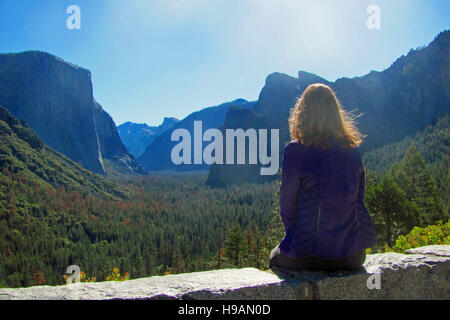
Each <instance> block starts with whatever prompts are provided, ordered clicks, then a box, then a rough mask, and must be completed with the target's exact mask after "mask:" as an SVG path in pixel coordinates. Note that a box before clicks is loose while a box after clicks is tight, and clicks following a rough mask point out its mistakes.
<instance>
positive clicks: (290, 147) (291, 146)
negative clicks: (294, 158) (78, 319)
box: [284, 140, 304, 153]
mask: <svg viewBox="0 0 450 320" xmlns="http://www.w3.org/2000/svg"><path fill="white" fill-rule="evenodd" d="M303 147H304V144H302V143H301V142H299V141H298V140H292V141H290V142H289V143H288V144H286V146H285V147H284V152H285V153H286V152H295V151H296V150H301V149H302V148H303Z"/></svg>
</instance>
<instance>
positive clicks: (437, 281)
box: [0, 245, 450, 300]
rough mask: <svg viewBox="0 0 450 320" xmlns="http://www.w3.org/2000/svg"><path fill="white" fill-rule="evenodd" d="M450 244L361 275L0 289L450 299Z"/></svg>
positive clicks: (233, 276) (373, 266) (214, 277)
mask: <svg viewBox="0 0 450 320" xmlns="http://www.w3.org/2000/svg"><path fill="white" fill-rule="evenodd" d="M449 275H450V246H448V245H447V246H427V247H421V248H416V249H411V250H408V251H407V254H399V253H383V254H373V255H368V256H367V259H366V262H365V264H364V270H363V271H361V272H357V273H349V272H339V273H322V272H301V273H297V272H287V271H285V270H281V269H274V270H271V271H269V272H267V271H260V270H257V269H254V268H246V269H223V270H214V271H205V272H195V273H188V274H179V275H167V276H160V277H150V278H142V279H136V280H130V281H124V282H98V283H76V284H71V285H66V286H57V287H50V286H40V287H31V288H20V289H0V300H17V299H21V300H23V299H26V300H48V299H51V300H62V299H66V300H67V299H77V300H78V299H82V300H84V299H87V300H107V299H186V300H192V299H195V300H197V299H198V300H214V299H218V300H221V299H230V300H248V299H249V300H296V299H316V300H328V299H334V300H336V299H338V300H340V299H364V300H366V299H437V300H449V299H450V284H449V283H450V282H449Z"/></svg>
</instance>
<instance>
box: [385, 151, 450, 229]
mask: <svg viewBox="0 0 450 320" xmlns="http://www.w3.org/2000/svg"><path fill="white" fill-rule="evenodd" d="M390 173H391V175H392V177H393V179H394V181H395V182H396V184H397V185H398V186H399V187H400V188H401V189H402V190H403V191H404V192H405V196H406V199H408V201H410V202H411V203H413V204H414V205H415V206H416V207H417V208H418V209H419V211H420V222H419V225H420V226H422V227H424V226H427V225H432V224H435V223H437V222H438V221H440V220H443V217H444V212H443V205H442V202H441V199H440V197H439V192H438V189H437V186H436V183H435V181H434V179H433V177H432V176H431V174H430V170H429V168H428V166H427V165H426V163H425V160H424V159H423V158H422V156H421V155H420V153H419V152H418V151H417V149H416V147H415V146H414V145H411V146H410V147H409V148H408V150H407V151H406V154H405V157H404V158H403V160H402V162H401V165H398V164H394V165H393V166H392V168H391V170H390Z"/></svg>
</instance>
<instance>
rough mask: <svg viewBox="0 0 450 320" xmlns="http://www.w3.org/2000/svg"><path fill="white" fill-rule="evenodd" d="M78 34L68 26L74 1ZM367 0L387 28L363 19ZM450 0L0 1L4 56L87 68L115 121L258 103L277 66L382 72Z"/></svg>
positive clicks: (427, 35)
mask: <svg viewBox="0 0 450 320" xmlns="http://www.w3.org/2000/svg"><path fill="white" fill-rule="evenodd" d="M72 4H75V5H78V6H79V7H80V9H81V30H69V29H67V27H66V20H67V18H68V17H69V15H68V14H67V13H66V9H67V7H68V6H69V5H72ZM369 5H378V6H379V7H380V9H381V29H380V30H369V29H368V28H367V27H366V21H367V18H368V14H367V12H366V9H367V7H368V6H369ZM449 12H450V1H448V0H427V1H426V0H395V1H392V0H339V1H336V0H314V1H312V0H311V1H305V0H127V1H125V0H70V1H66V0H1V1H0V52H21V51H25V50H43V51H47V52H50V53H52V54H54V55H56V56H58V57H61V58H62V59H64V60H67V61H69V62H71V63H74V64H77V65H79V66H82V67H84V68H86V69H89V70H90V71H91V72H92V80H93V84H94V96H95V98H96V100H97V101H98V102H99V103H100V104H101V105H102V106H103V108H104V109H105V110H106V111H107V112H108V113H109V114H110V115H111V116H112V117H113V119H114V120H115V122H116V124H117V125H119V124H121V123H123V122H125V121H133V122H138V123H142V122H146V123H148V124H150V125H157V124H160V123H161V122H162V119H163V117H164V116H173V117H177V118H180V119H181V118H183V117H185V116H186V115H188V114H189V113H191V112H193V111H197V110H199V109H200V108H203V107H207V106H212V105H217V104H220V103H222V102H226V101H230V100H234V99H236V98H244V99H247V100H256V99H257V98H258V95H259V92H260V90H261V88H262V87H263V86H264V81H265V78H266V76H267V75H268V74H270V73H272V72H275V71H277V72H283V73H286V74H289V75H292V76H296V74H297V72H298V71H299V70H305V71H309V72H313V73H316V74H318V75H320V76H322V77H324V78H326V79H328V80H331V81H334V80H336V79H337V78H340V77H344V76H345V77H354V76H361V75H364V74H366V73H368V72H370V71H371V70H383V69H386V68H387V67H389V66H390V65H391V63H392V62H393V61H394V60H395V59H396V58H398V57H400V56H401V55H402V54H406V53H407V52H408V51H409V49H411V48H416V47H418V46H421V45H425V44H428V43H429V42H431V41H432V40H433V39H434V37H435V36H436V35H437V34H438V33H439V32H440V31H442V30H444V29H449V27H450V16H449Z"/></svg>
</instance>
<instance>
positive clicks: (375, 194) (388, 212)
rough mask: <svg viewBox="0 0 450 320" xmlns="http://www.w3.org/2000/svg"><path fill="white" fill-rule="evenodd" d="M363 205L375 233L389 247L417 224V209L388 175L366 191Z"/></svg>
mask: <svg viewBox="0 0 450 320" xmlns="http://www.w3.org/2000/svg"><path fill="white" fill-rule="evenodd" d="M365 203H366V205H367V209H368V210H369V212H370V213H371V214H372V217H373V220H374V223H375V227H376V229H377V233H378V234H379V235H381V236H382V237H380V238H383V237H384V240H385V243H387V244H388V246H389V247H391V246H392V244H393V241H394V240H395V239H396V238H397V236H398V235H400V234H406V233H407V232H409V231H410V230H411V229H412V228H413V226H414V225H415V224H416V222H417V214H416V212H417V209H416V208H415V206H414V205H413V204H412V203H410V202H409V201H408V200H407V199H406V196H405V192H404V191H403V190H401V189H400V188H399V187H398V186H397V184H396V183H395V182H394V180H393V179H392V177H391V176H389V175H386V176H384V177H383V179H382V180H381V182H380V183H379V184H377V185H376V186H373V187H370V188H369V189H367V191H366V196H365Z"/></svg>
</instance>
